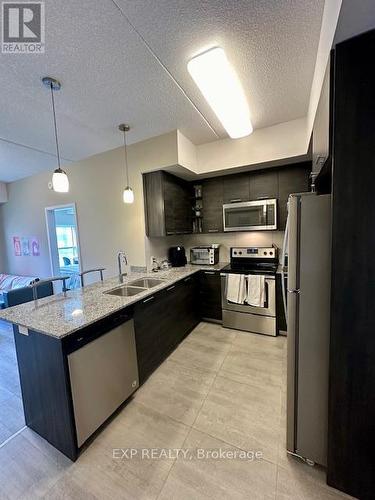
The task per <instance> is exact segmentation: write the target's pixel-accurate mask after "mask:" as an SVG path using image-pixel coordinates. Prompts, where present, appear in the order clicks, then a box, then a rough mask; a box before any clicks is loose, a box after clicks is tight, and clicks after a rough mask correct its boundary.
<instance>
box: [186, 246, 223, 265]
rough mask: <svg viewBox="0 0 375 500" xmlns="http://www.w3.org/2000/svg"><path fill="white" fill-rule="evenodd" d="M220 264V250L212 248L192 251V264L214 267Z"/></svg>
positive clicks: (195, 248) (204, 247)
mask: <svg viewBox="0 0 375 500" xmlns="http://www.w3.org/2000/svg"><path fill="white" fill-rule="evenodd" d="M218 262H219V249H218V248H212V247H211V246H201V247H194V248H191V249H190V264H196V265H203V266H204V265H208V266H210V265H211V266H212V265H213V264H217V263H218Z"/></svg>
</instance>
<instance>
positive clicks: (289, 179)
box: [279, 162, 311, 200]
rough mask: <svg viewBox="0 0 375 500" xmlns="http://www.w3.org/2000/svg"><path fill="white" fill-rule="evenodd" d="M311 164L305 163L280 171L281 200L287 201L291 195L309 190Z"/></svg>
mask: <svg viewBox="0 0 375 500" xmlns="http://www.w3.org/2000/svg"><path fill="white" fill-rule="evenodd" d="M310 171H311V163H310V162H308V163H303V164H302V165H301V164H298V165H295V166H294V165H293V166H290V167H284V168H280V169H279V199H280V200H287V199H288V196H289V195H290V194H291V193H304V192H306V191H308V190H309V175H310Z"/></svg>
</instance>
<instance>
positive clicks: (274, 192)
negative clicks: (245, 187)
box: [248, 170, 279, 200]
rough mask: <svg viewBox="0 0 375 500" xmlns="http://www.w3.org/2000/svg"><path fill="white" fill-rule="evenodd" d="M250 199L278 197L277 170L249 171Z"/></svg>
mask: <svg viewBox="0 0 375 500" xmlns="http://www.w3.org/2000/svg"><path fill="white" fill-rule="evenodd" d="M248 175H249V181H250V182H249V184H250V199H251V200H261V199H263V200H265V199H267V198H278V196H279V179H278V175H277V170H262V171H260V172H250V174H248Z"/></svg>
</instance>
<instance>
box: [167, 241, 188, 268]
mask: <svg viewBox="0 0 375 500" xmlns="http://www.w3.org/2000/svg"><path fill="white" fill-rule="evenodd" d="M168 259H169V262H170V263H171V264H172V267H181V266H184V265H185V264H186V262H187V260H186V254H185V248H184V247H180V246H179V247H170V249H169V250H168Z"/></svg>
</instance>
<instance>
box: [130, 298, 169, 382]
mask: <svg viewBox="0 0 375 500" xmlns="http://www.w3.org/2000/svg"><path fill="white" fill-rule="evenodd" d="M164 303H165V301H164V294H163V292H161V293H158V294H155V295H152V296H151V297H148V298H146V299H144V300H143V301H141V302H139V303H137V304H136V305H135V308H134V329H135V341H136V346H137V359H138V372H139V382H140V383H141V384H142V383H143V382H144V381H145V380H146V378H147V377H148V376H149V375H151V373H152V372H153V371H154V370H155V369H156V368H157V367H158V366H159V364H160V363H161V361H162V360H163V353H162V350H161V343H160V338H161V336H162V333H163V331H164V329H165V313H166V311H165V307H164Z"/></svg>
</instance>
